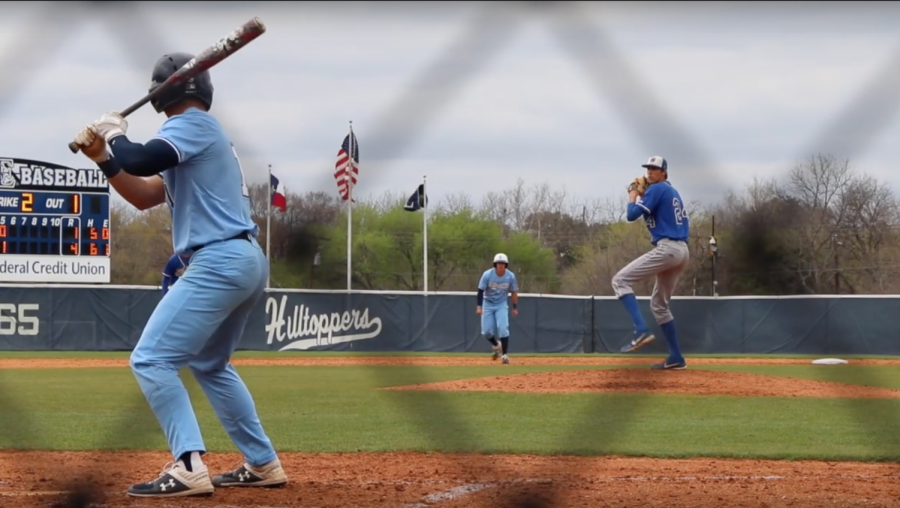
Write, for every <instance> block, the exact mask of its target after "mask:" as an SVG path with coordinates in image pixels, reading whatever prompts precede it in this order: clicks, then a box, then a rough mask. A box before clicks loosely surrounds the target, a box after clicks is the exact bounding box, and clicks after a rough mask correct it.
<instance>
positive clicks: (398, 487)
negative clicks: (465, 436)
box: [0, 452, 900, 508]
mask: <svg viewBox="0 0 900 508" xmlns="http://www.w3.org/2000/svg"><path fill="white" fill-rule="evenodd" d="M167 460H169V456H168V455H167V454H164V453H158V452H152V453H119V454H112V453H100V452H85V453H72V452H49V453H31V452H14V453H2V454H0V465H2V467H3V471H4V474H3V475H2V480H0V504H2V506H4V507H8V508H21V507H26V506H29V507H30V506H43V507H47V506H60V504H59V502H60V500H61V495H60V494H59V493H58V491H59V490H60V489H61V488H62V484H60V483H59V482H57V481H56V480H58V479H60V478H59V475H60V473H59V470H58V469H56V468H57V467H58V464H67V465H69V466H71V467H70V468H69V469H68V470H69V471H77V470H79V469H80V470H82V471H93V472H94V473H95V475H96V476H97V477H96V478H95V479H93V480H82V481H81V482H80V483H82V484H90V485H92V486H93V487H94V488H95V489H97V491H100V492H102V493H103V494H104V497H103V498H102V499H100V500H98V501H99V503H98V505H97V506H104V507H119V506H123V507H148V508H149V507H154V508H161V507H188V506H191V507H193V506H197V507H221V508H225V507H229V508H230V507H237V506H242V507H248V508H252V507H255V508H263V507H266V508H281V507H288V506H290V507H295V508H311V507H317V508H350V507H355V508H461V507H463V506H466V507H479V506H480V507H503V508H507V507H509V508H512V506H513V505H512V503H511V502H512V501H513V500H514V499H516V498H518V497H519V496H521V495H524V494H530V495H533V496H537V497H543V498H551V497H552V498H553V499H554V501H555V502H554V503H553V506H560V507H562V506H566V507H571V506H585V507H587V506H591V507H594V506H598V507H599V506H615V507H631V506H645V507H660V508H662V507H669V508H681V507H688V506H690V507H698V506H710V507H713V506H729V507H754V508H756V507H758V508H762V507H776V506H791V507H821V506H842V507H857V506H858V507H862V506H866V507H889V506H890V507H894V506H897V499H898V498H900V488H898V485H900V484H898V480H900V475H898V473H900V470H898V468H897V466H896V465H894V464H860V463H826V462H806V461H804V462H786V461H760V460H752V461H750V460H720V459H687V460H658V459H647V458H621V457H604V458H596V457H540V456H525V455H501V456H487V455H453V454H446V455H442V454H415V453H384V454H367V453H358V454H285V455H283V456H282V461H283V463H284V464H285V469H286V471H287V472H288V475H289V476H290V479H291V482H290V483H289V485H288V486H286V487H284V488H281V489H260V490H240V489H221V490H219V491H217V492H216V493H215V495H213V496H212V497H210V498H201V499H170V500H140V499H133V498H128V497H127V496H125V494H124V491H125V489H126V488H127V487H128V485H130V484H131V483H133V482H137V481H143V480H146V479H147V478H148V477H149V476H153V475H155V474H157V473H158V472H159V470H160V467H161V466H162V465H163V464H164V463H165V462H166V461H167ZM238 460H239V458H238V456H236V455H230V454H214V455H211V456H208V457H207V461H206V462H207V464H208V465H209V466H210V468H211V469H212V470H213V471H219V470H222V469H223V468H230V467H232V466H233V465H234V464H236V463H237V462H238ZM22 464H28V466H27V467H22ZM101 475H102V476H101ZM68 480H70V481H71V480H75V478H70V479H68ZM54 491H57V493H54Z"/></svg>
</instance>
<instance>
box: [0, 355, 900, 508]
mask: <svg viewBox="0 0 900 508" xmlns="http://www.w3.org/2000/svg"><path fill="white" fill-rule="evenodd" d="M654 361H655V359H648V358H639V357H613V358H611V357H599V356H587V355H586V356H584V357H556V358H554V357H513V362H514V364H515V365H562V366H572V367H578V366H591V365H623V366H648V365H649V364H651V363H653V362H654ZM809 363H810V361H809V360H805V359H803V360H799V359H798V360H793V359H756V358H753V359H712V358H703V359H689V364H690V365H692V366H703V365H809ZM851 363H852V364H862V365H900V360H853V361H852V362H851ZM234 364H235V365H237V366H239V367H240V366H251V365H253V366H363V365H380V366H385V365H398V366H399V365H419V366H476V365H496V366H497V374H498V376H494V377H483V378H475V379H466V380H458V381H450V382H442V383H433V384H426V385H415V386H405V387H393V388H390V389H403V390H491V391H497V390H503V391H520V392H524V391H528V392H539V393H565V392H572V391H581V392H605V393H612V392H620V393H636V392H642V393H647V392H651V393H660V394H694V395H730V396H792V397H887V398H900V391H898V390H889V389H882V388H871V387H863V386H854V385H844V384H839V383H830V382H817V381H812V380H802V379H793V378H784V377H773V376H761V375H754V374H746V373H736V372H727V373H726V372H719V371H713V370H690V369H689V370H685V371H675V372H655V371H651V370H649V369H643V368H638V369H592V370H574V371H572V370H570V371H560V372H548V373H529V374H515V375H505V376H503V375H502V374H503V369H504V368H505V367H506V366H503V365H500V364H498V363H497V362H491V361H490V358H489V357H487V356H485V357H300V356H286V357H278V358H236V359H235V360H234ZM127 366H128V361H127V359H87V358H85V359H61V358H60V359H11V358H6V359H0V368H5V369H22V368H85V367H111V368H112V367H117V368H127ZM822 368H829V369H834V368H840V367H822ZM501 377H502V379H503V382H502V383H499V382H498V381H499V380H500V378H501ZM661 381H664V382H661ZM169 460H171V457H170V456H169V455H168V454H166V453H163V452H140V453H138V452H119V453H116V452H0V468H2V471H3V474H0V506H3V507H9V508H22V507H26V506H28V507H31V506H35V507H37V506H40V507H62V506H63V505H61V504H60V502H61V501H62V499H63V495H62V494H61V492H60V491H63V490H66V489H69V488H71V486H72V485H73V482H74V483H77V484H80V485H91V486H92V488H93V489H94V490H95V491H97V492H101V493H102V497H101V498H100V499H98V500H97V504H95V505H94V506H98V507H100V506H102V507H104V508H106V507H120V506H122V507H136V508H143V507H147V508H150V507H153V508H163V507H166V508H167V507H194V506H197V507H208V508H214V507H215V508H235V507H238V506H241V507H248V508H282V507H294V508H312V507H316V508H350V507H355V508H461V507H463V506H465V507H485V508H487V507H502V508H513V507H514V506H516V505H514V504H513V502H514V501H515V500H516V499H518V498H519V497H520V496H534V497H537V498H539V499H541V498H542V499H548V500H550V499H552V500H553V504H552V506H555V507H556V506H559V507H562V506H566V507H570V506H584V507H588V506H590V507H595V506H597V507H601V506H602V507H631V506H642V507H659V508H662V507H669V508H682V507H689V506H690V507H697V506H710V507H712V506H729V507H748V508H749V507H753V508H763V507H766V508H769V507H780V506H791V507H803V508H805V507H810V508H811V507H820V506H842V507H863V506H865V507H889V506H890V507H895V506H898V499H900V466H898V465H896V464H877V463H856V462H816V461H802V462H800V461H798V462H791V461H763V460H728V459H706V458H704V459H684V460H682V459H678V460H674V459H651V458H626V457H568V456H549V457H542V456H531V455H478V454H440V453H428V454H420V453H357V454H304V453H288V454H283V455H282V461H283V463H284V465H285V469H286V471H287V472H288V475H289V476H290V478H291V483H290V484H289V485H288V486H287V487H285V488H281V489H262V490H240V489H222V490H219V491H217V492H216V494H215V495H214V496H212V497H210V498H200V499H169V500H141V499H134V498H129V497H127V496H126V495H125V494H124V492H125V489H127V487H128V485H130V484H131V483H134V482H137V481H145V480H147V479H149V478H151V477H153V476H155V475H156V474H158V473H159V472H160V471H161V468H162V466H163V465H164V464H165V463H166V462H167V461H169ZM239 460H240V458H239V456H237V455H235V454H210V455H208V456H207V457H206V463H207V464H208V465H209V466H210V469H211V470H212V471H221V470H224V469H230V468H232V467H234V466H236V465H237V464H238V463H239ZM89 473H92V474H91V475H90V476H91V478H88V477H87V476H81V477H79V478H75V477H72V476H71V475H73V474H79V475H88V474H89ZM519 506H521V505H519Z"/></svg>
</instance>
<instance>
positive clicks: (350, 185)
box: [347, 120, 353, 293]
mask: <svg viewBox="0 0 900 508" xmlns="http://www.w3.org/2000/svg"><path fill="white" fill-rule="evenodd" d="M348 139H349V142H348V143H347V152H349V153H348V154H347V155H348V157H349V160H348V161H347V292H348V293H349V292H350V290H351V289H352V286H353V282H352V281H353V272H352V268H351V266H352V264H351V262H350V260H351V257H352V256H353V243H352V234H353V120H351V121H350V137H349V138H348Z"/></svg>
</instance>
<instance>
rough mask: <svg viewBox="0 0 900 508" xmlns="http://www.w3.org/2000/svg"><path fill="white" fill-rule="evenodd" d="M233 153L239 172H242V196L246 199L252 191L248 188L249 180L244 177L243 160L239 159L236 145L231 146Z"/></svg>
mask: <svg viewBox="0 0 900 508" xmlns="http://www.w3.org/2000/svg"><path fill="white" fill-rule="evenodd" d="M231 153H233V154H234V160H235V162H237V165H238V170H240V172H241V194H243V195H244V197H245V198H249V197H250V189H248V188H247V178H246V177H245V176H244V167H243V166H241V158H240V157H238V154H237V149H235V148H234V143H232V144H231Z"/></svg>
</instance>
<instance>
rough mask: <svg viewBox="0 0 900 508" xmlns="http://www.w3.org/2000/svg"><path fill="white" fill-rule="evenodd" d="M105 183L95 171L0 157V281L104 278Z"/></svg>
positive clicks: (107, 246) (107, 245) (107, 244)
mask: <svg viewBox="0 0 900 508" xmlns="http://www.w3.org/2000/svg"><path fill="white" fill-rule="evenodd" d="M111 226H112V225H111V223H110V192H109V182H108V181H107V180H106V177H105V176H104V175H103V172H102V171H100V170H99V169H76V168H70V167H67V166H61V165H59V164H53V163H49V162H43V161H35V160H30V159H15V158H8V157H7V158H4V157H0V282H26V283H27V282H51V283H59V282H63V283H66V282H68V283H106V284H108V283H109V282H110V260H111V243H112V227H111Z"/></svg>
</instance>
